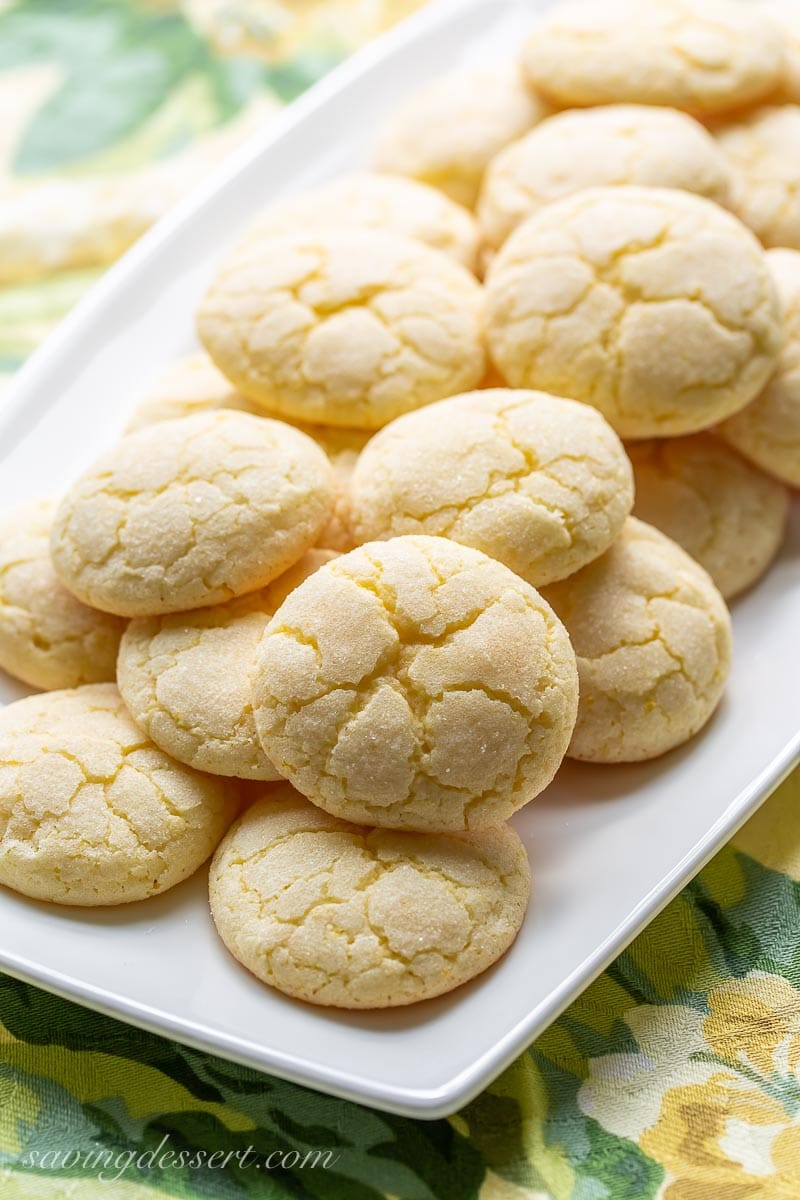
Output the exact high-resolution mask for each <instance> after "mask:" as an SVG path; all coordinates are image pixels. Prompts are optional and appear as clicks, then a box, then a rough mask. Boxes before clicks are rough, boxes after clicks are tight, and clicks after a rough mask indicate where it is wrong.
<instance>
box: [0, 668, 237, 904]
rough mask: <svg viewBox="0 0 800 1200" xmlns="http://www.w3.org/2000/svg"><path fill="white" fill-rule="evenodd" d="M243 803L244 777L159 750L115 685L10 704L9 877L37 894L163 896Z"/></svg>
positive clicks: (4, 848)
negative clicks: (214, 773) (224, 775)
mask: <svg viewBox="0 0 800 1200" xmlns="http://www.w3.org/2000/svg"><path fill="white" fill-rule="evenodd" d="M238 803H239V797H238V793H237V791H236V789H235V787H234V786H233V785H231V784H229V783H227V782H225V781H223V780H215V779H211V778H209V777H208V776H206V775H200V774H199V773H198V772H196V771H192V770H190V769H189V768H188V767H184V766H180V765H179V764H178V763H175V762H173V761H172V760H171V759H170V758H168V757H167V756H166V755H165V754H162V753H161V751H160V750H157V749H156V747H155V746H154V745H153V744H152V742H150V741H149V740H148V738H147V737H146V736H145V735H144V734H143V733H142V732H141V730H139V729H138V728H137V726H136V725H135V724H134V722H133V721H132V720H131V718H130V716H129V715H128V713H127V712H126V710H125V706H124V705H123V703H122V700H121V698H120V696H119V693H118V692H117V690H116V688H115V687H114V685H113V684H94V685H89V686H87V687H82V688H78V689H77V690H75V691H70V692H49V693H47V694H46V695H42V696H33V697H31V698H30V699H28V700H20V701H18V702H17V703H15V704H11V705H9V706H8V707H7V708H6V709H4V710H3V712H2V714H0V831H2V832H1V833H0V883H2V884H4V885H5V886H6V887H10V888H13V889H14V890H15V891H17V892H22V893H23V894H24V895H26V896H32V897H33V898H34V899H37V900H48V901H51V902H53V903H57V904H74V905H101V904H126V903H129V902H130V901H134V900H144V899H145V898H146V897H148V896H154V895H160V894H161V893H162V892H165V891H166V890H167V889H168V888H171V887H174V885H175V884H177V883H180V882H181V881H182V880H184V879H187V878H188V877H189V876H190V875H192V874H193V873H194V872H195V871H196V870H197V868H198V867H199V866H201V864H202V863H203V862H205V860H206V859H207V858H208V857H209V855H210V854H211V853H212V851H213V850H214V849H215V847H216V845H217V843H218V842H219V840H220V838H221V837H222V835H223V833H224V832H225V830H226V829H227V827H228V825H229V824H230V822H231V821H232V820H233V818H234V816H235V815H236V810H237V807H238Z"/></svg>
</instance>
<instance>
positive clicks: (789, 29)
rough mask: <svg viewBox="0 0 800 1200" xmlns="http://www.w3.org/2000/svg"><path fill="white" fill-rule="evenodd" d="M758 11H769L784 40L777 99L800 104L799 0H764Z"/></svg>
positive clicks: (770, 17) (768, 13)
mask: <svg viewBox="0 0 800 1200" xmlns="http://www.w3.org/2000/svg"><path fill="white" fill-rule="evenodd" d="M758 12H765V13H767V15H768V16H769V19H770V20H771V21H772V22H773V23H774V24H775V25H776V27H777V28H778V29H779V31H780V35H781V41H782V42H783V49H784V67H783V77H782V79H781V84H780V88H779V91H778V93H777V95H776V97H775V100H782V101H784V102H785V103H787V104H800V10H798V6H797V0H762V3H759V5H758ZM770 99H771V100H772V99H773V98H772V97H770Z"/></svg>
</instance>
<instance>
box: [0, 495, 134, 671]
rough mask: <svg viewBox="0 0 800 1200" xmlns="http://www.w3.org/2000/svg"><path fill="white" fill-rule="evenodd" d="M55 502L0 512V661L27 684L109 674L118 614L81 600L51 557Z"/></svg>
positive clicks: (120, 627) (118, 635)
mask: <svg viewBox="0 0 800 1200" xmlns="http://www.w3.org/2000/svg"><path fill="white" fill-rule="evenodd" d="M54 512H55V504H53V503H51V502H49V501H40V502H34V503H32V504H26V505H23V506H22V507H21V508H18V509H15V510H13V511H11V512H8V513H5V514H4V515H3V516H2V517H0V669H2V670H3V671H7V672H8V673H9V675H14V676H15V677H16V678H17V679H21V680H23V682H24V683H28V684H30V685H31V687H38V688H72V687H77V686H78V685H79V684H81V683H100V682H104V681H106V680H113V679H114V674H115V670H116V661H117V649H118V647H119V639H120V638H121V637H122V631H123V629H124V628H125V622H124V621H122V620H121V619H120V618H119V617H114V616H111V614H110V613H103V612H98V611H97V609H94V608H89V607H87V605H85V604H82V603H81V602H80V600H78V599H77V598H76V597H75V596H73V595H72V593H71V592H68V591H67V589H66V588H65V587H64V585H63V584H62V583H61V580H60V579H59V578H58V576H57V575H56V573H55V571H54V570H53V564H52V561H51V559H50V526H51V523H52V520H53V513H54Z"/></svg>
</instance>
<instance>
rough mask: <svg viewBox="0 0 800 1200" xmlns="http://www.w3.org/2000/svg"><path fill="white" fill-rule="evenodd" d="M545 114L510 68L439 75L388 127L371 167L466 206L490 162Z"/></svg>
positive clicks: (518, 73) (519, 73)
mask: <svg viewBox="0 0 800 1200" xmlns="http://www.w3.org/2000/svg"><path fill="white" fill-rule="evenodd" d="M546 111H547V110H546V108H545V106H544V104H543V103H542V101H541V100H540V98H539V97H538V96H537V95H536V93H535V92H534V91H533V89H532V88H531V87H529V86H528V84H527V82H526V80H525V78H524V76H523V73H522V71H521V70H520V68H519V67H518V66H517V64H516V63H501V64H499V65H497V66H491V67H481V68H478V69H477V70H476V69H472V70H465V71H459V72H457V73H454V74H450V75H445V76H444V77H443V78H441V79H439V80H437V81H436V82H435V83H432V84H429V85H428V86H427V87H424V88H422V89H421V90H420V91H419V92H417V93H416V94H415V95H414V96H412V97H411V99H410V100H409V101H408V102H407V103H406V104H405V105H403V107H402V108H401V109H400V110H399V111H398V112H397V113H396V114H395V116H394V117H393V118H392V119H391V120H390V121H389V123H388V126H387V127H386V130H385V132H384V134H383V137H382V138H381V141H380V144H379V146H378V150H377V154H376V158H375V165H376V167H377V168H378V169H379V170H381V171H390V172H396V173H398V174H399V175H410V176H411V177H412V178H415V179H418V180H420V181H421V182H423V183H429V184H431V185H432V186H433V187H436V188H439V189H440V190H441V191H443V192H446V193H447V195H448V196H450V197H451V199H453V200H456V201H457V202H458V203H459V204H463V205H464V206H466V207H467V208H472V207H473V206H474V204H475V202H476V201H477V199H478V192H479V190H480V186H481V180H482V178H483V173H484V171H485V170H486V168H487V166H488V165H489V163H490V162H491V160H492V159H493V158H494V156H495V155H496V154H497V153H498V152H499V151H500V150H502V149H503V147H504V146H507V145H508V143H509V142H513V141H514V140H515V139H516V138H518V137H521V136H522V134H523V133H526V132H527V131H528V130H529V129H530V128H531V127H532V126H533V125H535V124H536V122H537V121H540V120H541V119H542V117H543V116H544V115H545V113H546Z"/></svg>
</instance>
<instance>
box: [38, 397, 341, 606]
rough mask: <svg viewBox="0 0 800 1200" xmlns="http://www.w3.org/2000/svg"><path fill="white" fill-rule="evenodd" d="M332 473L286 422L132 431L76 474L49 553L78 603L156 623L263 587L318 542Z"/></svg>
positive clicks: (205, 421)
mask: <svg viewBox="0 0 800 1200" xmlns="http://www.w3.org/2000/svg"><path fill="white" fill-rule="evenodd" d="M333 490H334V484H333V475H332V471H331V466H330V463H329V462H328V460H327V458H326V456H325V454H324V453H323V452H322V451H321V450H320V448H319V447H318V446H316V445H315V444H314V442H313V441H312V440H311V439H310V438H308V437H306V436H305V434H302V433H300V432H299V431H298V430H296V429H293V428H292V427H291V426H290V425H286V424H285V423H284V422H282V421H270V420H266V419H265V418H263V417H254V416H250V415H249V414H247V413H236V412H212V413H203V414H198V415H197V416H194V417H184V418H181V419H179V420H174V421H164V422H161V423H160V424H158V425H154V426H151V427H148V428H146V429H141V430H139V432H138V433H131V434H128V436H127V437H125V438H123V439H122V441H120V442H118V443H117V445H116V446H115V447H113V448H112V449H111V450H109V451H107V452H106V454H104V455H103V456H102V457H101V458H100V459H98V460H97V462H96V463H95V464H94V466H92V467H90V469H89V470H88V471H87V472H86V473H85V474H84V475H82V476H81V478H80V479H79V480H78V481H77V483H75V484H74V485H73V487H72V488H71V490H70V491H68V492H67V494H66V496H65V497H64V499H63V500H62V502H61V504H60V505H59V508H58V510H57V512H56V515H55V519H54V521H53V528H52V536H51V543H50V546H51V552H52V556H53V563H54V566H55V569H56V571H57V572H58V575H59V576H60V578H61V580H62V582H63V583H64V584H65V585H66V586H67V587H68V588H69V590H70V591H71V592H73V593H74V594H75V595H76V596H78V598H79V599H81V600H83V601H84V602H85V603H87V604H91V605H93V606H94V607H95V608H100V609H103V610H104V611H107V612H112V613H116V614H118V615H119V616H130V617H135V616H155V615H157V614H159V613H164V612H180V611H182V610H184V609H191V608H201V607H204V606H207V605H210V604H214V603H219V602H221V601H225V600H229V599H231V597H233V596H238V595H242V594H243V593H245V592H252V591H255V590H256V589H257V588H260V587H265V586H266V585H267V584H268V583H270V582H271V581H272V580H273V579H275V578H277V576H278V575H280V574H281V572H282V571H285V570H287V569H288V568H289V567H290V566H291V565H292V563H294V562H296V561H297V560H298V559H299V558H300V557H301V556H302V555H303V553H304V552H305V551H306V550H307V549H309V547H310V546H312V545H313V544H314V542H315V541H316V538H317V536H318V535H319V533H320V531H321V529H322V527H323V525H324V524H325V522H326V520H327V519H328V516H329V514H330V509H331V505H332V503H333Z"/></svg>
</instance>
